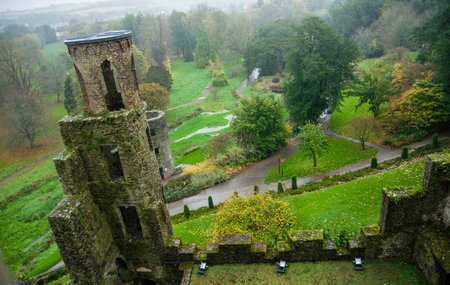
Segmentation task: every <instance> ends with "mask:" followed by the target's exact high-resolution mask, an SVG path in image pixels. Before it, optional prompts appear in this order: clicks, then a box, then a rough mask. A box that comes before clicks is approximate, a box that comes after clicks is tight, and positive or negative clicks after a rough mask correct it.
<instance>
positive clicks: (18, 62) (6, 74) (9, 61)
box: [0, 42, 33, 89]
mask: <svg viewBox="0 0 450 285" xmlns="http://www.w3.org/2000/svg"><path fill="white" fill-rule="evenodd" d="M32 70H33V68H32V62H31V61H30V59H29V57H27V56H26V55H25V54H23V53H21V52H20V49H17V47H16V46H15V45H14V44H13V43H11V42H0V74H1V77H2V81H4V82H3V84H4V85H10V86H15V87H16V88H27V89H29V88H31V73H32Z"/></svg>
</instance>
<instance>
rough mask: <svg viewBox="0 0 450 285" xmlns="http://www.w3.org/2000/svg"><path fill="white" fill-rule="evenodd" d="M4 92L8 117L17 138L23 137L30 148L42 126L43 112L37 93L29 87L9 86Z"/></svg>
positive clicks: (33, 144)
mask: <svg viewBox="0 0 450 285" xmlns="http://www.w3.org/2000/svg"><path fill="white" fill-rule="evenodd" d="M6 93H7V94H8V97H7V107H8V111H7V112H8V114H7V116H8V119H9V122H10V123H11V126H12V128H13V131H14V132H15V136H16V138H17V139H21V138H22V139H25V140H26V141H27V142H28V145H29V147H30V148H34V147H35V146H36V144H35V140H36V136H37V134H38V132H39V130H40V129H41V127H42V122H43V113H42V108H41V106H40V104H39V100H38V95H37V94H36V93H35V92H34V91H32V90H31V89H25V88H16V87H11V88H9V89H8V90H7V91H6Z"/></svg>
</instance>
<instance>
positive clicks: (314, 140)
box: [299, 122, 328, 167]
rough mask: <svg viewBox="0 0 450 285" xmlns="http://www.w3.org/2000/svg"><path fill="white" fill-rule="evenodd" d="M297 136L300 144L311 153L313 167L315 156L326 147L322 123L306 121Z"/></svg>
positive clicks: (326, 142) (326, 140) (315, 164)
mask: <svg viewBox="0 0 450 285" xmlns="http://www.w3.org/2000/svg"><path fill="white" fill-rule="evenodd" d="M299 138H300V139H301V142H300V146H301V147H302V149H304V150H305V151H307V152H309V153H310V154H311V157H312V159H313V167H316V166H317V156H318V155H320V154H321V153H322V152H323V151H324V150H325V149H326V148H327V147H328V139H327V136H326V135H325V132H324V131H323V128H322V125H315V124H313V123H311V122H307V123H306V124H305V125H304V126H303V127H302V128H301V129H300V134H299Z"/></svg>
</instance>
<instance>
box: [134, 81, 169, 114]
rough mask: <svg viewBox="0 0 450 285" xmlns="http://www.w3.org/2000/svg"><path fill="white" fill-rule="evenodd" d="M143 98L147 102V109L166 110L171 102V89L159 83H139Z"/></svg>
mask: <svg viewBox="0 0 450 285" xmlns="http://www.w3.org/2000/svg"><path fill="white" fill-rule="evenodd" d="M139 94H140V97H141V99H142V100H143V101H144V102H145V103H147V110H165V109H166V107H167V105H168V104H169V101H170V99H169V91H168V90H167V89H166V88H165V87H162V86H161V85H159V84H158V83H144V84H141V85H139Z"/></svg>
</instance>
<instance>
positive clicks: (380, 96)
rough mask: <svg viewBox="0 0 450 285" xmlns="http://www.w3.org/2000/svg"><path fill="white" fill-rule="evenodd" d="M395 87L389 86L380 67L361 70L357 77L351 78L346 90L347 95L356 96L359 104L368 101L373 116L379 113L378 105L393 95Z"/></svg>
mask: <svg viewBox="0 0 450 285" xmlns="http://www.w3.org/2000/svg"><path fill="white" fill-rule="evenodd" d="M396 93H397V92H396V89H395V88H393V87H392V86H391V83H390V80H389V78H387V77H386V76H385V75H384V72H383V71H380V69H376V68H374V69H372V70H361V73H360V75H359V76H358V78H357V79H355V80H353V81H352V82H351V83H350V84H349V85H348V89H347V90H346V94H347V95H352V96H358V97H359V103H358V106H357V107H359V106H361V105H362V104H364V103H369V105H370V106H369V110H370V111H372V113H373V114H374V115H375V116H378V115H379V114H380V105H381V104H382V103H384V102H387V101H389V98H390V97H391V96H393V95H395V94H396Z"/></svg>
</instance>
